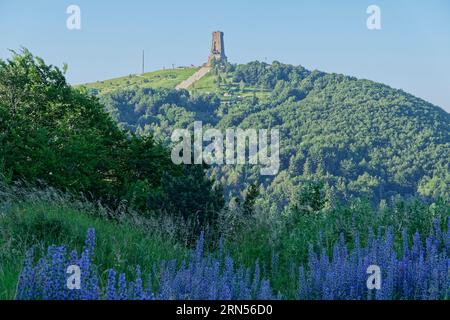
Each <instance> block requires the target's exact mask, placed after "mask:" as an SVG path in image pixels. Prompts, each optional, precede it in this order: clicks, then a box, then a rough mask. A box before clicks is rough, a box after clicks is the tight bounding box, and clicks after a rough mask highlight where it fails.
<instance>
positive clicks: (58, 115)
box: [0, 50, 450, 300]
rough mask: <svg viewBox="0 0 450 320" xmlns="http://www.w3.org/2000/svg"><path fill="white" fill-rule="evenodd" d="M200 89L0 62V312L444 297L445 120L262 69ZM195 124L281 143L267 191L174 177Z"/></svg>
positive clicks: (207, 178)
mask: <svg viewBox="0 0 450 320" xmlns="http://www.w3.org/2000/svg"><path fill="white" fill-rule="evenodd" d="M206 80H208V79H206ZM211 80H212V81H211ZM127 81H128V80H127ZM208 81H209V82H208V83H213V86H212V87H209V88H208V89H207V90H205V89H202V90H199V89H198V87H197V89H196V88H192V90H190V91H186V90H179V91H177V90H174V89H171V88H157V87H148V86H144V87H139V86H135V85H130V86H125V87H120V88H117V89H115V90H105V91H101V90H90V89H89V88H88V87H85V86H81V87H76V88H75V87H72V86H70V85H69V84H68V83H67V81H66V79H65V74H64V70H60V69H59V68H57V67H55V66H52V65H48V64H46V63H45V62H44V61H43V60H42V59H40V58H38V57H35V56H34V55H32V54H31V53H30V52H29V51H27V50H24V51H23V52H20V53H12V57H11V58H10V59H8V60H6V61H3V60H0V299H5V298H6V299H14V298H15V299H110V300H118V299H120V300H124V299H225V300H227V299H448V298H449V297H450V287H449V285H448V284H449V283H450V282H449V279H450V272H449V270H448V263H449V256H450V242H449V239H450V233H449V232H450V230H449V216H450V205H449V203H450V202H449V201H450V170H449V163H450V136H449V132H450V131H449V129H450V115H449V114H448V113H446V112H444V111H443V110H442V109H440V108H438V107H436V106H433V105H431V104H429V103H427V102H425V101H423V100H421V99H418V98H416V97H413V96H411V95H409V94H407V93H405V92H403V91H400V90H395V89H392V88H390V87H387V86H385V85H382V84H378V83H374V82H371V81H368V80H358V79H355V78H351V77H347V76H343V75H336V74H326V73H322V72H318V71H308V70H306V69H305V68H303V67H295V66H290V65H284V64H281V63H278V62H274V63H272V64H270V65H269V64H265V63H260V62H252V63H249V64H245V65H231V64H225V65H220V64H217V65H215V66H214V68H213V70H212V71H211V74H210V75H209V80H208ZM195 120H201V121H203V122H204V126H205V127H215V128H219V129H225V128H230V127H240V128H243V129H245V128H265V129H267V128H278V129H280V132H281V150H280V157H281V170H280V173H279V174H278V175H277V176H274V177H261V176H260V175H259V169H258V168H257V167H252V166H247V165H244V166H211V167H208V166H204V165H175V164H173V162H172V161H171V158H170V147H171V146H170V135H171V132H172V130H173V129H175V128H190V127H191V126H192V125H193V123H194V121H195ZM74 264H75V265H79V266H80V268H81V269H82V274H83V278H82V283H81V289H79V290H71V289H69V288H68V287H67V286H66V284H67V282H66V276H67V275H66V268H67V266H69V265H74ZM374 264H375V265H379V266H380V268H381V270H382V277H383V279H384V280H383V281H384V282H383V283H384V285H383V287H382V288H381V289H379V290H377V291H371V290H370V289H369V288H368V287H366V277H367V273H366V270H367V268H368V267H369V266H370V265H374Z"/></svg>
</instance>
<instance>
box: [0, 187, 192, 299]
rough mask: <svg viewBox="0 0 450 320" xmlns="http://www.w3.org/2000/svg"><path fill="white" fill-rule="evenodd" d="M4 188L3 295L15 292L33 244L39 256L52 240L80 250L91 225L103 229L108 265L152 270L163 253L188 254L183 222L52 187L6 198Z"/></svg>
mask: <svg viewBox="0 0 450 320" xmlns="http://www.w3.org/2000/svg"><path fill="white" fill-rule="evenodd" d="M0 188H1V185H0ZM1 191H2V192H1V196H0V300H2V299H13V298H14V296H15V289H16V284H17V279H18V277H19V271H20V270H21V267H22V261H23V259H24V257H25V255H26V252H27V251H28V250H29V249H30V248H34V249H35V252H36V253H37V255H38V257H39V256H40V255H41V254H45V252H46V248H47V247H48V246H49V245H59V244H67V245H71V247H72V248H74V249H76V250H78V251H79V250H81V249H82V247H83V244H84V238H85V234H86V232H87V230H88V228H95V229H96V231H97V233H98V236H97V238H98V239H97V246H96V254H95V256H96V264H98V266H100V267H101V269H102V270H107V269H108V268H118V269H119V270H121V271H123V272H125V273H126V274H127V275H129V276H130V275H132V274H133V273H134V271H135V267H136V266H137V265H139V266H141V268H142V269H143V271H145V272H149V271H151V269H152V266H153V265H154V264H158V263H159V262H160V261H161V260H163V259H165V260H170V259H182V258H184V257H187V255H188V251H187V250H186V247H185V245H184V243H183V242H182V241H180V239H179V238H176V237H175V236H174V235H175V234H176V232H175V231H174V230H176V229H181V227H175V224H174V223H172V224H170V223H165V222H164V220H163V219H161V220H159V219H158V220H147V219H142V218H141V217H139V216H133V212H132V211H129V210H126V208H121V209H120V210H119V211H110V210H108V209H105V208H102V207H96V206H94V205H92V204H90V203H89V202H85V201H79V200H77V199H76V198H74V197H72V196H69V195H67V194H61V193H56V192H55V191H52V190H42V191H36V190H35V191H33V190H29V189H15V190H10V192H13V193H11V196H7V197H6V198H5V197H4V196H5V194H6V193H7V192H8V191H7V190H4V189H3V188H1ZM19 194H20V195H19ZM111 217H114V219H111ZM183 228H187V226H186V225H185V224H183ZM105 280H106V279H103V281H105Z"/></svg>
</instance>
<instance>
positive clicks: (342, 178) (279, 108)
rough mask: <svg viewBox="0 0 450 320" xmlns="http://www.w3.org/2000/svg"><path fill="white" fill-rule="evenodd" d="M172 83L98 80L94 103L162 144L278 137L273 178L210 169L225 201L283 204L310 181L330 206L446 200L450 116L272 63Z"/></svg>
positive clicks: (380, 90) (397, 95) (399, 94)
mask: <svg viewBox="0 0 450 320" xmlns="http://www.w3.org/2000/svg"><path fill="white" fill-rule="evenodd" d="M195 70H196V69H181V70H175V71H171V72H174V74H176V73H179V74H181V73H183V75H184V76H188V73H189V72H195ZM166 72H169V71H166ZM154 74H155V75H158V72H157V73H154ZM150 75H151V74H150ZM181 78H183V77H182V76H179V77H177V78H176V79H177V80H181ZM121 79H122V82H123V81H124V80H123V79H126V78H121ZM172 80H173V81H171V82H170V83H169V82H168V81H165V86H162V85H161V84H160V83H161V82H164V81H162V80H161V81H150V82H148V83H145V84H142V83H139V82H134V83H132V82H131V80H129V81H130V84H129V85H128V86H119V85H115V86H114V83H116V81H118V80H111V81H104V84H105V83H106V86H105V87H103V89H102V90H101V91H100V92H99V93H98V94H97V96H98V97H99V98H100V101H101V102H102V103H103V104H104V105H105V106H106V108H107V110H108V111H109V112H110V114H112V115H113V117H114V118H115V119H116V120H117V121H118V122H119V124H120V125H121V126H123V127H125V128H127V129H128V130H131V131H134V132H137V133H139V134H143V133H146V132H151V133H153V134H155V135H157V136H158V137H160V138H163V139H165V140H166V141H168V137H169V136H170V133H171V131H172V129H173V128H186V127H189V126H191V125H192V124H193V122H194V121H196V120H201V121H203V122H204V124H206V125H209V126H214V127H217V128H227V127H241V128H269V127H272V128H279V129H280V131H281V134H282V141H281V162H282V165H281V169H282V170H281V172H280V173H279V174H278V176H276V177H275V178H274V179H271V178H264V179H263V178H261V177H260V176H259V175H258V173H257V172H258V168H252V167H230V166H223V167H214V168H212V170H211V172H212V173H213V175H215V176H216V177H217V178H218V180H219V181H220V182H221V183H222V184H223V185H224V186H225V190H226V191H227V192H229V195H232V194H236V192H238V190H242V188H244V187H245V186H247V185H248V184H249V181H250V182H252V183H255V182H257V181H259V182H262V183H263V188H265V191H266V192H267V193H268V194H269V195H270V196H271V199H270V202H273V201H274V202H275V203H287V202H291V201H292V200H293V199H295V198H296V195H297V193H298V188H299V186H301V185H302V184H304V183H305V182H306V181H310V180H320V181H323V183H324V184H325V186H326V190H327V193H328V194H329V197H332V198H342V199H347V198H348V197H352V196H366V197H369V198H374V199H377V200H381V199H388V198H390V197H391V196H393V195H397V194H399V195H415V194H421V195H423V196H448V195H449V194H450V173H449V168H448V164H449V163H450V156H449V155H450V135H449V132H450V115H449V114H448V113H446V112H445V111H444V110H442V109H441V108H439V107H437V106H434V105H432V104H430V103H428V102H426V101H424V100H422V99H419V98H417V97H414V96H413V95H411V94H408V93H406V92H404V91H402V90H397V89H393V88H391V87H389V86H386V85H383V84H380V83H376V82H373V81H369V80H362V79H356V78H354V77H349V76H345V75H341V74H328V73H324V72H320V71H317V70H315V71H309V70H307V69H305V68H303V67H301V66H292V65H286V64H282V63H279V62H274V63H272V64H266V63H261V62H251V63H248V64H244V65H231V64H228V63H227V64H225V65H223V64H216V65H215V66H214V67H213V68H212V70H211V71H210V72H209V73H208V74H207V75H206V76H204V77H203V78H202V79H200V80H199V81H198V82H195V83H194V84H193V85H192V86H191V87H190V88H189V89H188V91H186V90H178V91H177V90H173V88H174V87H175V86H176V81H175V78H174V79H172ZM183 80H184V79H183ZM183 80H181V81H183ZM109 83H112V84H113V85H109ZM141 84H142V85H141ZM89 86H90V85H89ZM89 86H88V87H89ZM91 88H92V87H91Z"/></svg>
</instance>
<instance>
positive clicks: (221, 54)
mask: <svg viewBox="0 0 450 320" xmlns="http://www.w3.org/2000/svg"><path fill="white" fill-rule="evenodd" d="M226 59H227V57H226V55H225V43H224V40H223V32H221V31H215V32H213V34H212V45H211V54H210V55H209V58H208V65H211V62H212V61H213V60H223V61H225V60H226Z"/></svg>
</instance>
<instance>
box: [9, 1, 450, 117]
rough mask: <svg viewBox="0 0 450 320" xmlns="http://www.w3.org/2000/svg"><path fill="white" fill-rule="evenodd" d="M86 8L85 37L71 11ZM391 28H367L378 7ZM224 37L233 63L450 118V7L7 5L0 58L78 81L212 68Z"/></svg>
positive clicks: (217, 3)
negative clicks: (292, 72) (369, 84)
mask: <svg viewBox="0 0 450 320" xmlns="http://www.w3.org/2000/svg"><path fill="white" fill-rule="evenodd" d="M71 4H75V5H78V6H79V7H80V8H81V27H82V28H81V30H77V31H70V30H68V29H67V28H66V20H67V18H68V14H67V13H66V9H67V7H68V6H69V5H71ZM371 4H374V5H378V6H379V7H380V9H381V23H382V29H381V30H377V31H370V30H368V29H367V27H366V20H367V17H368V15H367V14H366V9H367V7H368V6H369V5H371ZM214 30H221V31H224V32H225V47H226V53H227V56H228V57H229V60H230V61H231V62H235V63H245V62H249V61H252V60H261V61H267V62H271V61H273V60H278V61H280V62H284V63H291V64H295V65H298V64H301V65H303V66H305V67H306V68H308V69H319V70H322V71H326V72H337V73H344V74H347V75H352V76H356V77H359V78H366V79H371V80H375V81H379V82H383V83H386V84H388V85H390V86H392V87H395V88H401V89H404V90H405V91H407V92H410V93H412V94H414V95H416V96H419V97H421V98H424V99H426V100H428V101H430V102H432V103H434V104H436V105H438V106H441V107H443V108H444V109H445V110H446V111H447V112H450V1H448V0H428V1H419V0H395V1H392V0H389V1H381V0H370V1H366V0H343V1H332V0H328V1H327V0H314V1H312V0H311V1H301V0H278V1H265V0H259V1H249V0H247V1H244V0H227V1H210V0H209V1H206V0H196V1H185V0H183V1H182V0H164V1H152V0H147V1H143V0H142V1H139V0H128V1H122V0H114V1H106V0H95V1H93V0H89V1H88V0H70V1H65V0H40V1H27V0H0V58H3V59H4V58H8V57H9V56H10V53H9V51H8V49H14V50H17V49H19V48H20V47H21V46H24V47H27V48H28V49H30V50H31V51H32V52H33V53H35V54H36V55H38V56H41V57H43V58H44V59H45V60H46V61H47V62H48V63H52V64H55V65H58V66H62V64H63V63H68V65H69V70H68V74H67V76H68V79H69V81H70V82H71V83H74V84H77V83H83V82H92V81H96V80H102V79H108V78H112V77H117V76H123V75H128V74H131V73H137V72H139V71H140V68H141V52H142V49H145V51H146V60H147V62H146V71H151V70H158V69H161V68H163V67H164V66H165V67H170V66H171V65H172V64H175V65H176V66H182V65H190V64H195V65H200V64H202V63H203V62H205V61H206V59H207V56H208V53H209V49H210V39H211V32H212V31H214Z"/></svg>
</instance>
